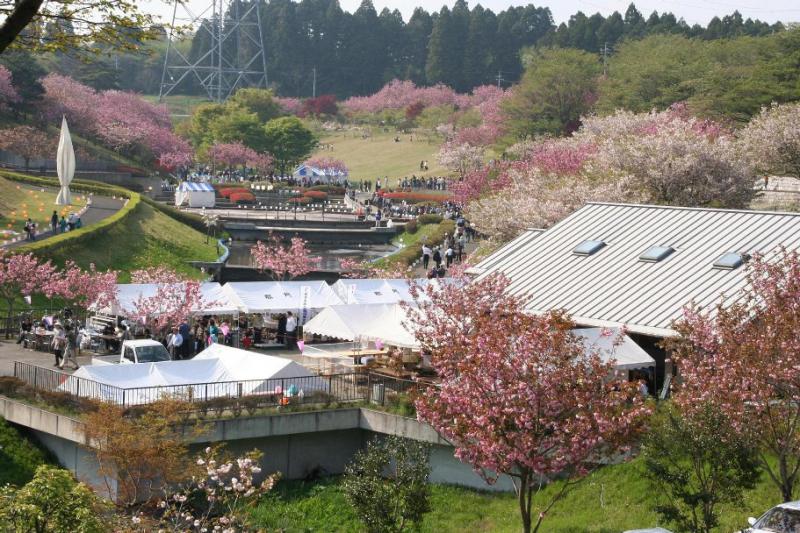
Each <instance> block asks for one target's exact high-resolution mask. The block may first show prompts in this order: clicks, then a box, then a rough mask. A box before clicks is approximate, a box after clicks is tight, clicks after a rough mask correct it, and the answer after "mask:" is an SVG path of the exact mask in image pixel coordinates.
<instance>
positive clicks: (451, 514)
mask: <svg viewBox="0 0 800 533" xmlns="http://www.w3.org/2000/svg"><path fill="white" fill-rule="evenodd" d="M641 468H642V465H641V461H639V460H634V461H632V462H630V463H626V464H622V465H616V466H610V467H605V468H602V469H600V470H598V471H597V472H595V473H594V474H592V475H591V476H590V477H589V478H587V479H585V480H584V481H583V482H582V483H580V484H579V485H577V486H576V487H575V488H574V489H573V490H572V491H571V492H570V493H569V494H568V495H567V497H566V498H565V499H563V500H562V501H561V502H559V503H558V504H557V505H556V506H555V507H554V508H553V510H551V512H550V513H549V514H548V516H547V517H546V518H545V521H544V523H543V525H542V529H541V531H543V532H557V533H580V532H598V533H599V532H602V533H620V532H621V531H623V530H625V529H633V528H644V527H653V526H655V525H658V524H660V523H659V519H658V517H657V515H656V514H655V513H654V512H653V511H652V507H653V505H654V504H655V503H656V501H657V498H658V495H657V493H656V491H654V490H653V489H652V488H651V487H650V486H649V484H648V482H647V481H646V480H645V478H644V477H643V475H642V472H641ZM557 489H558V484H554V486H552V487H547V488H546V489H545V490H544V491H543V493H542V495H541V496H548V495H549V494H551V493H552V492H553V491H555V490H557ZM779 500H780V498H779V495H778V491H777V489H775V488H773V485H771V484H769V483H768V482H767V480H766V478H764V479H762V481H761V483H760V484H759V485H758V486H757V487H756V488H755V489H754V490H752V491H749V492H748V493H747V495H746V497H745V505H744V507H743V508H741V509H740V508H731V507H726V508H723V513H722V515H723V516H722V524H721V527H720V528H719V531H720V532H731V531H736V530H738V529H740V528H741V527H743V526H744V525H746V523H747V517H748V516H753V515H756V516H757V515H760V514H761V513H762V512H763V511H765V510H767V509H768V508H769V507H771V506H772V505H775V504H777V503H778V502H779ZM540 501H541V500H540ZM432 507H433V510H432V511H431V512H430V513H429V514H428V515H427V516H426V517H425V520H424V523H423V524H422V531H423V532H430V533H433V532H437V533H447V532H452V533H456V532H463V531H470V532H481V531H486V532H489V531H491V532H508V533H512V532H513V533H517V532H518V531H520V530H521V526H520V523H519V515H518V510H517V503H516V499H515V498H514V496H513V495H512V494H492V493H486V492H480V491H475V490H469V489H464V488H460V487H454V486H447V485H433V487H432ZM253 525H254V526H255V527H259V528H266V529H267V530H269V531H272V530H274V529H277V530H281V531H287V532H295V531H296V532H301V531H302V532H317V531H319V532H328V531H330V532H333V531H336V532H360V531H363V530H362V529H361V527H360V525H359V523H358V521H357V519H356V517H355V515H354V514H353V512H352V510H351V508H350V506H349V505H348V504H347V501H346V500H345V497H344V494H343V493H342V491H341V489H340V485H339V478H328V479H325V480H321V481H318V482H301V481H281V482H279V483H278V485H277V487H276V488H275V490H274V491H273V492H272V493H270V494H269V495H268V496H267V497H266V499H265V500H264V501H263V502H262V503H261V504H260V505H259V506H258V507H257V508H256V509H255V510H254V511H253ZM660 525H664V524H663V523H661V524H660ZM665 527H668V526H665Z"/></svg>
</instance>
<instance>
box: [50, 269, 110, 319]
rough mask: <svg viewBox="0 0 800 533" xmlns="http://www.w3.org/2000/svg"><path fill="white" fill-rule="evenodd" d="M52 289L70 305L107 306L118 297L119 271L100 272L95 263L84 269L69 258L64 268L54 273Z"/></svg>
mask: <svg viewBox="0 0 800 533" xmlns="http://www.w3.org/2000/svg"><path fill="white" fill-rule="evenodd" d="M50 290H51V291H52V292H53V293H54V295H55V296H58V297H60V298H61V299H63V300H64V301H65V303H66V304H67V306H69V307H80V308H82V309H88V308H89V306H91V305H95V306H97V307H98V308H103V307H107V306H109V305H111V304H113V303H114V302H115V301H116V298H117V272H115V271H113V270H108V271H106V272H100V271H98V270H97V268H96V267H95V265H94V263H91V264H90V265H89V269H88V270H83V269H82V268H80V267H79V266H78V265H77V264H75V263H74V262H73V261H71V260H68V261H67V263H66V264H65V265H64V269H63V270H61V271H58V272H56V273H54V274H53V277H52V280H51V284H50Z"/></svg>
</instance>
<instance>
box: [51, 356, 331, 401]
mask: <svg viewBox="0 0 800 533" xmlns="http://www.w3.org/2000/svg"><path fill="white" fill-rule="evenodd" d="M77 378H83V379H86V380H91V381H92V382H94V383H87V382H85V381H81V380H80V379H77ZM292 386H294V387H293V389H294V390H296V391H298V392H299V391H301V390H302V391H303V392H304V394H306V393H310V392H313V391H327V383H326V382H325V380H322V379H320V378H319V377H316V376H315V375H314V374H312V373H311V372H310V371H309V370H308V369H307V368H305V367H304V366H302V365H300V364H298V363H295V362H294V361H291V360H289V359H283V358H281V357H274V356H269V355H263V354H259V353H255V352H247V351H244V350H239V349H238V348H231V347H229V346H224V345H219V344H213V345H211V346H210V347H209V348H207V349H206V350H204V351H203V352H201V353H199V354H198V355H197V356H196V357H195V358H194V359H192V360H190V361H162V362H159V363H138V364H130V365H126V364H119V365H87V366H82V367H81V368H79V369H78V370H76V371H75V373H74V374H73V375H72V376H71V377H69V378H67V379H66V380H65V382H64V383H63V384H62V385H61V387H59V388H60V389H61V390H66V391H70V392H72V393H73V394H78V395H80V394H83V395H84V396H94V397H97V396H99V397H101V398H102V399H105V400H108V401H112V402H116V403H125V404H127V405H135V404H144V403H149V402H152V401H154V400H157V399H158V398H159V397H161V395H162V394H169V395H175V396H183V397H189V396H191V397H193V398H204V399H205V398H214V397H219V396H239V395H242V394H275V393H277V394H281V393H283V392H284V391H288V390H289V389H290V387H292ZM158 387H160V388H158ZM123 390H124V392H123ZM123 395H124V397H123Z"/></svg>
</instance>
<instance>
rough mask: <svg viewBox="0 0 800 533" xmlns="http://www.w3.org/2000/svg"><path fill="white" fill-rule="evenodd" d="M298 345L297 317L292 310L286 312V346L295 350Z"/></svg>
mask: <svg viewBox="0 0 800 533" xmlns="http://www.w3.org/2000/svg"><path fill="white" fill-rule="evenodd" d="M296 345H297V318H295V316H294V314H292V312H291V311H289V312H288V313H286V347H287V348H289V349H290V350H294V347H295V346H296Z"/></svg>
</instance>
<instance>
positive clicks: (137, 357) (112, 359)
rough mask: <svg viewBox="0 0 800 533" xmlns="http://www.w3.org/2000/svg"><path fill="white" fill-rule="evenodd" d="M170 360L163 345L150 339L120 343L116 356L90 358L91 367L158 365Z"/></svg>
mask: <svg viewBox="0 0 800 533" xmlns="http://www.w3.org/2000/svg"><path fill="white" fill-rule="evenodd" d="M171 359H172V358H171V357H170V355H169V352H168V351H167V349H166V348H164V345H163V344H161V343H160V342H156V341H154V340H150V339H141V340H130V341H124V342H123V343H122V349H121V350H120V353H119V354H118V355H101V356H95V357H92V364H93V365H113V364H123V365H124V364H136V363H158V362H160V361H170V360H171Z"/></svg>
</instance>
